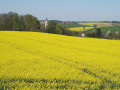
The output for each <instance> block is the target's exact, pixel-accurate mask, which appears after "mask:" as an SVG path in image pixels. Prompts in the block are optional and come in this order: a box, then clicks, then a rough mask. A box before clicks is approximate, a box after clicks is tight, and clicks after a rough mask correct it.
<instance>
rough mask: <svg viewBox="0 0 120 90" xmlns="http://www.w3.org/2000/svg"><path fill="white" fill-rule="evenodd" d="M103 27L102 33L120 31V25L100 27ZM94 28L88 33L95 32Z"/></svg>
mask: <svg viewBox="0 0 120 90" xmlns="http://www.w3.org/2000/svg"><path fill="white" fill-rule="evenodd" d="M100 28H101V29H102V33H103V34H106V33H107V32H108V31H111V33H114V32H116V31H118V32H119V33H120V26H108V27H100ZM93 31H94V30H93V29H91V30H88V31H86V33H89V32H93Z"/></svg>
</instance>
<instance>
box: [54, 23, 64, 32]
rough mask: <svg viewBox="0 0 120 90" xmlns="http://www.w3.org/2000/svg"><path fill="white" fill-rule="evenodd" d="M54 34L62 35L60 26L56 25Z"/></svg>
mask: <svg viewBox="0 0 120 90" xmlns="http://www.w3.org/2000/svg"><path fill="white" fill-rule="evenodd" d="M55 31H56V34H63V27H62V26H61V25H60V24H57V25H56V27H55Z"/></svg>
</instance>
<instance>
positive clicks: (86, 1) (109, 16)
mask: <svg viewBox="0 0 120 90" xmlns="http://www.w3.org/2000/svg"><path fill="white" fill-rule="evenodd" d="M119 9H120V0H0V13H8V12H16V13H18V14H19V15H25V14H32V15H33V16H35V17H37V18H38V19H39V20H45V18H48V20H61V21H112V20H117V21H120V11H119Z"/></svg>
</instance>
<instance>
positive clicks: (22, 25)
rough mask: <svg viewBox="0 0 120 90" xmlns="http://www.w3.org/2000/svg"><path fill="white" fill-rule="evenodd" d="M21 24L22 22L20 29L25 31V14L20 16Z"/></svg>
mask: <svg viewBox="0 0 120 90" xmlns="http://www.w3.org/2000/svg"><path fill="white" fill-rule="evenodd" d="M19 24H20V27H19V29H20V31H25V20H24V16H22V15H21V16H20V21H19Z"/></svg>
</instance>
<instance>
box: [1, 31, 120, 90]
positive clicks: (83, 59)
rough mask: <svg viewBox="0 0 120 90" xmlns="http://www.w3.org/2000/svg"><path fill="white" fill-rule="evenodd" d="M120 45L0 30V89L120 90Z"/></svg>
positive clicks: (105, 41)
mask: <svg viewBox="0 0 120 90" xmlns="http://www.w3.org/2000/svg"><path fill="white" fill-rule="evenodd" d="M119 46H120V42H119V41H113V40H103V39H92V38H81V37H71V36H62V35H55V34H47V33H38V32H19V31H18V32H17V31H0V90H3V89H5V90H7V89H16V90H19V89H20V90H21V89H22V90H23V89H24V90H29V89H30V90H37V89H44V90H45V89H46V90H48V89H54V90H55V89H74V90H75V89H92V90H95V89H120V55H119V53H120V47H119Z"/></svg>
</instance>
